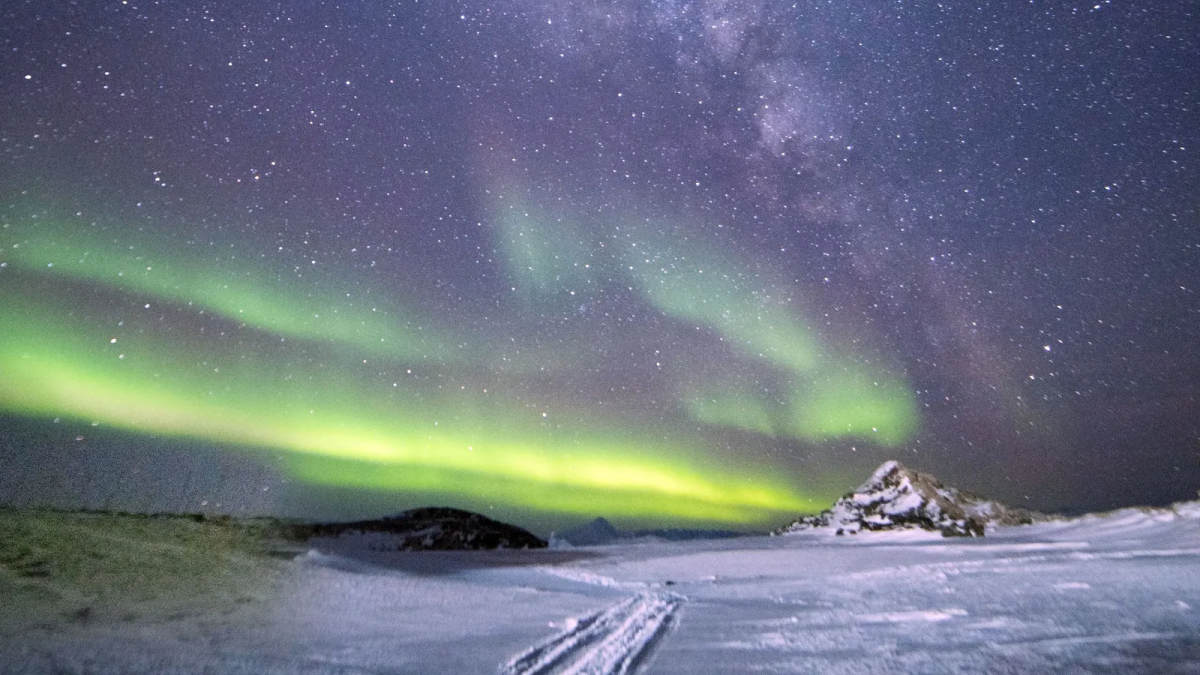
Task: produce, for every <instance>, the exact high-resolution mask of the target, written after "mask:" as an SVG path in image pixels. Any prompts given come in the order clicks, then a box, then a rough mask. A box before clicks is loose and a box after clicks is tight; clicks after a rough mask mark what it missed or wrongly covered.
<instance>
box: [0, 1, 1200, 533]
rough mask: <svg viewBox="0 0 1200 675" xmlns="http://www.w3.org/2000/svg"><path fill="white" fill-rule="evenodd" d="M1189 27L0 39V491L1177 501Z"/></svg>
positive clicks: (149, 13) (51, 22)
mask: <svg viewBox="0 0 1200 675" xmlns="http://www.w3.org/2000/svg"><path fill="white" fill-rule="evenodd" d="M1195 19H1196V17H1195V16H1194V15H1193V14H1192V9H1191V8H1190V7H1189V6H1188V5H1187V4H1186V3H1167V4H1159V5H1156V6H1155V7H1154V8H1145V7H1134V6H1126V5H1124V4H1114V3H1103V4H1100V5H1084V6H1079V7H1069V6H1060V5H1048V4H1047V5H1043V4H1040V3H1029V4H1028V5H1022V6H1020V7H1007V8H999V7H997V8H987V7H984V8H956V7H951V6H945V5H936V4H932V3H894V4H891V5H886V6H877V5H872V4H868V3H855V2H849V3H835V4H833V5H830V4H827V3H816V2H811V3H798V4H797V3H790V2H787V3H784V2H772V1H770V0H753V1H752V0H746V1H740V2H739V1H733V2H729V1H717V0H702V1H698V2H655V3H646V2H635V1H633V0H617V1H615V2H609V3H603V4H600V5H597V4H595V3H562V2H538V1H535V0H512V1H510V2H502V3H493V4H485V3H475V2H461V3H442V2H437V3H423V2H408V3H399V4H369V3H368V4H345V5H331V4H310V3H290V2H287V3H281V4H276V5H272V6H254V7H229V8H225V7H206V6H204V5H195V4H189V5H187V6H159V5H141V4H139V3H137V2H130V3H123V4H120V5H96V6H90V5H89V6H87V7H82V8H81V7H69V6H63V7H57V6H56V7H52V8H47V7H43V6H38V5H36V4H34V3H25V4H20V5H16V6H13V7H8V8H6V9H4V10H3V17H2V21H0V24H2V25H3V26H4V27H3V28H0V43H2V44H3V46H4V50H3V53H2V54H0V62H2V63H3V68H2V69H0V72H3V73H4V75H3V78H4V79H3V81H2V82H0V94H2V95H3V97H2V98H0V100H2V101H3V103H0V106H3V115H0V163H2V164H0V167H2V168H0V175H3V181H2V183H0V312H2V315H0V316H2V317H3V326H2V328H0V375H2V376H3V379H2V381H0V412H3V414H4V416H3V417H0V428H7V429H8V430H9V431H8V432H6V433H5V434H4V435H3V437H0V445H3V446H4V448H3V454H2V455H0V460H2V461H4V462H5V463H9V465H10V466H13V467H18V468H17V469H15V470H13V471H11V472H9V473H8V477H7V478H3V479H0V498H3V499H6V500H16V501H18V502H30V501H38V500H43V501H49V502H52V503H66V504H70V503H72V501H73V500H74V501H75V502H81V501H82V502H89V504H90V503H91V502H94V501H95V499H93V498H91V497H87V498H84V497H82V496H81V495H87V494H93V493H94V492H95V490H94V485H95V484H97V483H103V484H104V485H105V486H106V487H105V495H106V497H105V500H104V501H105V503H106V504H108V505H110V506H112V505H116V506H120V505H123V504H136V505H139V508H156V505H158V506H157V507H158V508H166V507H168V506H169V507H170V508H192V509H202V508H214V506H213V504H214V503H215V502H216V501H217V496H218V495H221V497H220V499H221V500H222V506H221V507H219V508H223V509H232V510H235V511H237V510H247V509H249V510H259V511H272V512H279V513H297V514H301V515H314V516H321V515H328V514H332V513H337V514H349V513H355V514H356V515H361V514H362V513H365V512H366V511H369V510H370V509H375V508H377V506H378V505H379V504H380V503H384V502H386V503H389V504H395V505H419V504H427V503H444V504H447V505H457V506H464V507H469V508H474V509H478V510H490V511H494V512H496V513H497V514H499V515H506V514H510V515H512V517H515V518H518V519H525V521H524V522H530V523H537V524H539V525H544V526H547V527H549V526H559V525H563V524H569V523H573V522H578V520H579V519H580V518H584V517H590V516H594V515H607V516H613V517H616V518H618V519H621V518H625V519H626V521H625V522H630V523H634V522H638V523H658V524H670V523H678V522H691V523H697V524H703V523H707V524H718V525H728V524H738V525H742V526H763V525H767V524H771V523H776V522H779V521H781V520H783V519H785V518H787V517H789V516H791V515H794V514H795V513H797V512H801V511H811V510H813V509H815V508H820V507H822V506H823V505H825V504H826V503H827V502H829V501H831V500H832V499H833V498H836V497H837V496H839V494H840V493H841V492H842V491H844V490H845V489H846V488H848V487H851V486H852V485H853V484H855V483H856V482H858V480H860V479H861V475H865V473H866V472H869V470H870V469H871V468H872V467H873V465H875V464H877V463H878V462H879V461H881V460H883V459H886V458H891V457H896V458H900V459H902V460H903V461H905V463H907V464H910V465H914V466H918V467H920V468H923V469H927V470H930V471H934V472H935V473H939V474H941V475H943V476H945V477H946V478H948V479H950V480H952V481H953V482H956V483H958V484H962V485H964V486H966V487H971V488H975V489H977V490H980V491H984V492H988V493H991V494H993V495H995V496H997V497H1000V498H1003V499H1007V500H1009V501H1014V502H1020V503H1021V504H1022V505H1028V506H1034V507H1038V508H1047V509H1052V508H1100V507H1105V506H1116V505H1122V504H1129V503H1138V502H1165V501H1170V500H1172V499H1179V498H1186V497H1188V496H1191V495H1192V494H1194V490H1195V489H1196V487H1198V486H1200V427H1198V423H1197V421H1196V420H1198V419H1200V403H1198V392H1197V387H1196V384H1195V383H1196V382H1198V381H1200V349H1197V348H1196V346H1195V345H1197V344H1200V342H1198V339H1200V305H1198V301H1197V296H1196V293H1195V282H1194V277H1196V274H1197V270H1198V267H1197V262H1198V257H1200V222H1198V218H1197V208H1196V207H1197V203H1196V200H1197V197H1196V195H1198V194H1200V189H1197V188H1198V187H1200V186H1198V185H1197V183H1198V180H1197V173H1196V169H1195V168H1194V166H1193V163H1192V156H1193V153H1194V148H1195V147H1197V142H1200V139H1197V138H1196V135H1197V134H1198V133H1200V119H1198V116H1197V114H1196V107H1197V104H1198V101H1197V91H1198V88H1200V77H1198V76H1197V75H1196V70H1195V68H1194V67H1193V66H1192V65H1190V63H1191V60H1194V58H1193V57H1194V54H1195V51H1196V48H1197V44H1196V41H1195V40H1196V39H1195V37H1194V36H1193V35H1192V34H1191V33H1192V32H1194V31H1187V30H1185V29H1184V27H1185V26H1190V25H1193V24H1194V23H1195ZM31 439H32V440H31ZM72 439H76V440H72ZM200 446H203V447H205V448H211V447H217V448H219V450H217V453H218V454H227V455H229V456H237V457H239V458H241V459H239V460H238V461H239V462H246V463H247V464H245V466H251V465H253V466H258V467H261V469H262V470H248V469H247V470H244V471H242V470H239V471H224V472H221V475H220V476H218V477H216V478H213V477H211V476H209V477H202V478H197V477H196V476H192V475H190V474H188V472H191V473H197V472H198V473H199V474H205V475H207V474H206V469H205V467H208V466H211V461H213V460H212V457H213V456H212V455H211V454H207V453H210V452H211V450H200V449H198V448H200ZM51 456H52V457H55V458H56V459H54V460H53V461H54V463H56V464H51V463H49V462H48V461H46V460H45V458H46V457H51ZM118 466H119V467H121V469H120V470H115V469H114V468H113V467H118ZM131 466H132V467H135V468H134V469H133V471H137V472H142V471H144V472H145V473H146V474H152V475H153V480H152V481H150V482H149V483H148V482H147V481H146V479H145V477H144V476H143V477H142V478H136V477H133V476H132V475H131V470H130V469H129V468H128V467H131ZM56 474H57V475H56ZM184 474H188V475H184ZM68 475H69V476H71V478H70V479H69V480H66V479H63V478H62V477H63V476H68ZM49 484H52V485H54V486H55V487H54V488H53V489H51V490H48V489H46V488H45V485H49ZM148 485H153V488H149V487H147V486H148ZM89 486H91V487H89ZM272 490H273V491H272ZM147 491H151V492H154V494H151V495H147V494H146V493H147ZM264 491H272V492H269V495H270V497H269V498H268V497H264V496H263V494H264ZM355 504H358V506H357V507H356V506H355ZM91 505H94V504H91ZM356 509H358V510H359V511H360V512H362V513H357V512H356V511H355V510H356Z"/></svg>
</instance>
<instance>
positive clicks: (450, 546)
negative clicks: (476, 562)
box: [288, 507, 546, 551]
mask: <svg viewBox="0 0 1200 675" xmlns="http://www.w3.org/2000/svg"><path fill="white" fill-rule="evenodd" d="M288 537H289V538H290V539H293V540H300V541H306V542H307V543H309V544H311V545H316V546H320V545H322V544H334V543H336V544H338V545H339V547H344V546H347V545H353V546H357V547H360V548H366V549H368V550H372V551H462V550H484V549H497V548H515V549H525V548H546V542H545V541H543V540H541V539H539V538H537V537H535V536H534V535H532V534H530V533H529V532H527V531H525V530H523V529H521V528H519V527H516V526H513V525H507V524H505V523H501V522H499V521H495V520H492V519H491V518H488V517H486V516H483V515H480V514H478V513H472V512H470V511H461V510H459V509H451V508H445V507H428V508H421V509H413V510H411V511H405V512H403V513H399V514H396V515H394V516H387V517H385V518H378V519H375V520H361V521H356V522H351V523H307V524H296V525H292V526H291V528H290V530H289V532H288Z"/></svg>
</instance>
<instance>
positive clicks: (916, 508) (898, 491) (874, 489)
mask: <svg viewBox="0 0 1200 675" xmlns="http://www.w3.org/2000/svg"><path fill="white" fill-rule="evenodd" d="M1039 516H1040V514H1036V513H1033V512H1031V511H1027V510H1025V509H1016V508H1011V507H1007V506H1004V505H1003V504H1000V503H999V502H995V501H991V500H987V499H984V498H982V497H980V496H978V495H975V494H972V493H970V492H967V491H965V490H957V489H955V488H952V487H947V486H945V485H943V484H942V483H941V481H939V480H938V479H937V478H934V477H933V476H931V475H929V474H927V473H920V472H917V471H913V470H912V469H908V468H906V467H905V466H904V465H902V464H900V463H899V462H895V461H891V462H885V463H884V464H883V465H882V466H880V467H879V468H878V469H876V470H875V473H874V474H873V475H872V476H871V478H870V479H868V480H867V482H865V483H863V484H862V485H860V486H858V488H857V489H856V490H855V491H854V492H851V493H848V494H846V495H845V496H843V497H842V498H841V499H839V500H837V501H836V502H835V503H834V504H833V506H832V507H830V508H829V509H827V510H825V511H822V512H821V513H819V514H817V515H815V516H805V517H803V518H800V519H799V520H797V521H795V522H793V523H792V524H790V525H788V526H786V527H784V528H782V529H780V530H778V531H777V534H790V533H794V532H803V531H806V530H812V529H816V528H830V529H832V530H834V531H835V532H836V533H837V534H857V533H859V532H862V531H871V532H878V531H886V530H899V529H922V530H929V531H933V532H941V533H942V535H943V536H947V537H963V536H973V537H981V536H983V535H984V532H985V531H986V530H988V529H989V528H992V527H997V526H1002V525H1021V524H1028V523H1032V522H1034V521H1035V520H1037V519H1039Z"/></svg>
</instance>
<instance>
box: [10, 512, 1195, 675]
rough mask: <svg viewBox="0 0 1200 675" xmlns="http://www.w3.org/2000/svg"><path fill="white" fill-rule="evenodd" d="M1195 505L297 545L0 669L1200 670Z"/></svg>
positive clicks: (13, 640)
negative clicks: (966, 530)
mask: <svg viewBox="0 0 1200 675" xmlns="http://www.w3.org/2000/svg"><path fill="white" fill-rule="evenodd" d="M1198 514H1200V509H1197V508H1196V507H1195V506H1194V505H1191V504H1184V505H1179V506H1177V507H1176V508H1174V509H1160V510H1138V509H1128V510H1124V511H1120V512H1116V513H1113V514H1107V515H1103V516H1086V517H1083V518H1080V519H1075V520H1063V521H1054V522H1046V523H1039V524H1036V525H1028V526H1021V527H1001V528H998V529H996V530H995V531H993V532H989V533H988V535H987V536H986V537H980V538H965V539H964V538H950V539H947V538H942V537H941V536H940V535H937V534H936V533H929V532H924V531H899V532H887V533H871V532H862V533H860V534H857V535H854V536H842V537H837V536H833V535H831V534H829V533H828V532H825V531H819V530H813V531H809V532H801V533H798V534H793V535H789V536H786V537H747V538H740V539H723V540H712V541H692V542H674V543H672V542H658V543H653V544H651V543H639V544H636V545H629V546H606V547H602V548H595V549H587V548H581V549H575V550H571V551H519V552H518V551H509V552H474V551H472V552H461V553H456V552H406V553H384V552H373V553H370V555H368V554H367V553H364V554H363V556H362V557H359V558H352V557H347V556H346V555H333V554H329V553H322V552H319V551H311V552H310V551H303V550H301V551H296V552H295V553H294V554H292V555H290V556H289V558H287V559H283V560H275V559H264V560H265V562H262V563H261V565H262V566H263V569H264V570H269V571H270V572H271V573H270V574H266V573H264V574H263V575H262V576H264V578H270V579H272V580H273V581H272V582H271V584H269V585H266V586H263V587H262V588H260V589H259V590H258V592H257V593H251V592H248V591H245V590H243V591H239V593H241V594H242V595H245V596H247V597H249V598H251V599H250V600H248V601H245V602H241V601H240V600H239V601H233V600H230V601H229V602H224V601H222V602H216V601H210V600H208V599H206V598H207V597H208V596H197V597H195V598H194V599H193V601H192V603H191V604H190V605H186V606H180V605H178V598H177V597H175V596H172V601H171V602H172V604H171V605H170V607H169V610H170V611H169V612H168V611H166V610H165V609H164V611H160V612H144V613H143V615H144V616H145V617H150V618H137V617H134V618H128V619H126V618H123V617H122V615H121V612H120V611H118V610H116V609H111V608H110V609H103V608H101V609H97V610H96V613H95V615H94V616H93V617H92V618H90V619H88V618H84V619H80V618H79V617H77V616H72V615H68V614H67V613H63V614H61V615H58V616H57V618H55V617H54V616H49V615H45V614H41V615H38V617H37V619H36V621H31V622H28V623H25V624H22V623H21V622H20V621H13V620H9V621H6V622H4V623H2V624H0V626H3V628H0V673H52V672H68V673H70V672H79V673H83V672H86V673H160V672H161V673H171V672H178V673H184V672H201V671H203V672H220V673H313V674H321V675H323V674H326V673H367V672H403V673H408V672H412V673H497V672H501V673H510V674H513V675H516V674H523V675H528V674H532V673H538V674H542V673H585V672H586V673H600V674H610V673H622V672H639V673H662V674H665V673H709V672H711V673H729V672H763V673H776V672H787V673H864V672H887V673H947V672H1007V673H1040V672H1111V673H1157V672H1200V517H1198ZM238 560H239V562H238V564H239V565H243V566H244V565H245V562H244V561H243V560H242V559H241V558H239V559H238ZM5 569H7V568H4V567H0V573H4V571H5ZM237 569H238V570H239V574H246V570H245V569H244V568H243V567H238V568H237ZM11 583H15V582H13V581H12V579H10V578H9V577H5V576H2V575H0V594H3V593H5V592H6V591H8V590H9V589H10V586H6V585H5V584H11ZM31 583H32V582H31ZM38 583H42V582H41V581H38ZM39 588H41V587H39ZM43 590H45V589H43ZM0 597H4V596H3V595H0ZM130 602H134V601H133V600H130ZM137 602H143V601H142V600H138V601H137ZM145 602H150V603H151V604H153V603H154V602H156V601H154V600H153V599H151V600H148V601H145ZM4 607H5V605H4V604H2V603H0V612H3V611H6V610H4V609H3V608H4ZM64 607H67V606H66V605H64ZM71 607H73V605H71ZM64 612H65V610H64ZM9 618H10V619H12V617H9Z"/></svg>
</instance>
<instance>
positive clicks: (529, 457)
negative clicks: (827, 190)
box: [0, 272, 817, 524]
mask: <svg viewBox="0 0 1200 675" xmlns="http://www.w3.org/2000/svg"><path fill="white" fill-rule="evenodd" d="M9 275H10V276H9V281H12V279H13V277H14V276H16V275H14V274H13V273H11V272H9ZM22 279H23V277H22ZM42 281H44V282H45V284H46V285H47V286H48V287H49V288H50V289H51V291H54V280H53V279H43V280H42ZM59 290H60V291H61V290H69V287H65V286H64V287H62V288H61V289H59ZM53 295H54V293H53V292H50V293H49V294H48V296H47V297H37V294H21V295H16V294H11V295H10V294H0V311H2V313H3V316H4V317H5V329H4V331H2V332H0V374H2V376H3V377H2V378H0V409H3V410H6V411H9V412H16V413H20V414H24V415H33V416H46V417H48V416H62V417H67V418H74V419H78V420H82V421H96V422H100V423H104V424H107V425H111V426H114V427H118V428H123V429H127V430H132V431H137V432H144V433H152V434H160V435H169V436H178V437H186V438H202V439H209V440H213V441H219V442H223V443H229V444H233V445H237V446H249V447H257V448H262V449H265V450H286V451H289V452H288V453H287V455H286V457H285V462H286V466H287V468H288V470H289V471H290V472H291V474H292V475H293V476H295V477H297V478H299V479H301V480H304V481H308V482H312V483H319V484H324V485H336V486H343V487H357V488H368V489H376V490H390V491H404V492H415V493H429V494H440V495H447V494H451V495H453V494H461V495H465V496H469V497H470V498H471V499H472V500H473V501H479V500H490V501H494V502H496V503H499V504H506V505H514V506H520V507H523V508H527V509H534V510H542V511H548V512H558V513H575V514H580V515H592V514H595V513H598V512H604V513H611V514H613V515H614V516H618V517H621V516H626V517H646V518H649V517H653V518H662V517H671V518H675V519H680V520H691V521H695V522H726V523H747V524H748V523H763V522H770V521H772V520H778V519H779V518H781V517H785V516H786V515H788V514H794V513H796V512H800V511H809V510H812V509H813V508H814V507H815V506H817V504H816V503H815V502H814V501H812V500H809V499H804V498H801V497H799V496H797V495H796V494H795V492H794V490H793V489H792V488H790V487H788V486H787V485H786V484H785V483H783V482H781V481H778V480H776V479H772V478H769V473H770V472H768V471H756V472H749V471H737V470H729V469H727V468H722V469H719V470H717V469H713V468H711V467H706V466H705V465H704V464H703V463H702V462H700V461H698V460H697V458H696V456H695V455H696V453H695V452H691V453H688V452H685V450H684V448H683V447H682V446H674V447H673V446H670V445H669V444H667V443H665V442H663V441H662V440H661V439H659V440H651V439H648V438H638V437H637V436H636V435H630V434H629V433H628V432H618V431H615V430H603V429H601V430H595V429H592V430H587V429H577V430H574V431H573V432H572V433H571V434H569V437H563V438H556V437H555V435H554V434H553V433H546V432H545V431H543V430H541V429H540V428H539V427H538V425H536V424H528V423H526V424H521V423H517V422H513V421H512V420H511V419H510V418H511V417H512V415H505V414H504V411H503V409H501V410H500V411H499V412H497V411H496V410H493V409H489V408H487V407H484V406H478V407H477V408H476V409H475V410H472V411H471V412H470V413H469V414H466V415H461V416H454V415H448V414H447V413H446V410H447V409H448V408H449V409H463V408H467V409H470V408H471V401H469V400H463V399H455V398H446V399H445V400H435V401H433V402H424V403H423V402H420V401H419V400H417V399H418V398H419V397H412V396H403V395H397V396H395V397H392V398H390V399H389V398H387V397H385V396H382V395H379V396H372V395H370V393H369V392H365V391H364V390H363V378H362V377H361V376H360V374H357V373H355V372H353V371H352V365H353V362H352V360H351V359H349V358H344V359H342V363H335V362H328V363H327V362H322V363H320V364H314V366H312V367H304V366H294V365H293V366H286V367H285V366H282V365H280V364H281V363H285V362H288V360H287V359H286V358H281V357H283V356H284V354H281V353H275V354H259V356H258V358H254V359H245V358H239V357H237V356H230V355H222V354H221V353H220V350H219V349H217V348H216V346H211V345H209V346H206V345H195V344H192V345H186V346H184V345H178V344H174V343H172V342H170V341H168V340H165V339H163V338H162V337H161V336H157V335H154V334H153V333H152V327H148V326H146V325H139V326H136V327H133V326H130V327H129V328H132V330H126V331H124V333H123V334H122V337H120V338H111V337H109V335H111V334H112V333H111V332H103V329H102V328H98V327H96V326H95V325H94V324H89V323H88V322H86V321H81V320H79V319H78V317H77V316H76V315H77V314H78V313H79V312H78V311H72V312H67V313H66V314H69V315H71V316H63V315H49V314H48V313H47V312H46V311H45V308H46V306H47V304H48V303H52V302H53V299H52V298H53ZM264 342H265V341H264ZM249 346H250V347H254V346H255V345H254V344H251V345H249ZM272 346H274V345H272ZM274 347H275V349H277V350H280V351H282V352H285V353H286V352H287V350H294V349H296V348H297V347H296V346H295V345H294V344H291V343H288V344H278V346H274ZM285 373H287V374H285ZM526 414H527V413H526ZM443 419H444V420H446V421H445V423H443V422H441V421H440V420H443Z"/></svg>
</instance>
